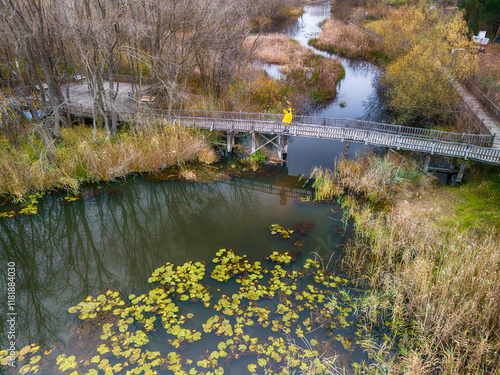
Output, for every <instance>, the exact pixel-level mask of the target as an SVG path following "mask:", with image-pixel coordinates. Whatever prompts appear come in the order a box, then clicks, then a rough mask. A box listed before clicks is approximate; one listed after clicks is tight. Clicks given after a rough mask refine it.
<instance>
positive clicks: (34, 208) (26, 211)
mask: <svg viewBox="0 0 500 375" xmlns="http://www.w3.org/2000/svg"><path fill="white" fill-rule="evenodd" d="M44 195H45V193H35V194H32V195H30V196H28V199H29V203H28V204H25V205H23V206H21V208H20V209H18V210H17V211H16V210H10V211H6V212H0V218H2V217H9V218H13V217H16V216H18V215H36V214H37V213H38V203H39V199H40V198H42V197H43V196H44Z"/></svg>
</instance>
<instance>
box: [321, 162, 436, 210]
mask: <svg viewBox="0 0 500 375" xmlns="http://www.w3.org/2000/svg"><path fill="white" fill-rule="evenodd" d="M311 178H314V179H315V182H314V185H313V186H314V187H315V189H316V197H317V198H318V199H320V200H323V199H331V198H333V197H334V196H340V195H343V194H344V193H350V194H353V195H355V196H358V197H360V196H362V197H363V198H365V199H368V200H370V201H371V202H374V201H380V200H386V201H387V200H390V199H391V198H392V197H393V196H394V195H395V194H396V193H397V192H398V191H400V190H402V189H404V188H405V187H406V186H408V185H409V184H413V185H417V184H421V185H429V184H430V183H431V180H432V177H430V176H426V175H425V174H424V173H422V172H421V171H420V170H419V169H418V168H417V167H416V166H414V165H412V164H409V163H406V162H405V161H404V160H401V159H400V158H399V157H398V156H392V157H378V156H374V155H364V156H361V157H359V158H358V159H356V160H351V159H346V158H342V159H338V160H336V161H335V172H332V171H330V170H323V169H322V168H318V167H316V168H314V170H313V172H312V174H311Z"/></svg>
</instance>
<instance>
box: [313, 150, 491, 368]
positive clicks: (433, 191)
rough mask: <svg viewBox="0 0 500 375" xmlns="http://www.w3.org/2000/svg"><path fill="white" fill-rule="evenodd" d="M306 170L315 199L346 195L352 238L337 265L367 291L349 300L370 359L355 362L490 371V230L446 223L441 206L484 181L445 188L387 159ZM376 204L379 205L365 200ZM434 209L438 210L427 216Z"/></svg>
mask: <svg viewBox="0 0 500 375" xmlns="http://www.w3.org/2000/svg"><path fill="white" fill-rule="evenodd" d="M315 174H316V179H317V186H318V188H320V191H321V192H322V194H323V195H320V196H321V197H322V198H331V197H333V194H343V193H344V192H349V193H350V194H348V195H343V196H342V198H341V199H340V201H341V204H342V206H343V207H344V208H345V209H346V213H348V217H349V218H351V219H352V220H353V221H354V226H355V232H356V235H355V237H354V238H353V239H352V241H351V242H350V243H349V244H348V245H347V246H346V248H345V257H344V259H343V263H342V264H343V267H344V269H345V270H346V271H347V272H348V273H349V274H350V275H351V276H352V277H353V278H354V280H355V281H356V282H357V284H358V285H363V286H365V287H368V288H369V289H368V291H367V292H366V293H365V295H364V297H362V298H361V299H359V300H358V302H357V313H358V314H359V316H360V318H361V319H362V321H363V322H364V328H363V335H362V338H361V341H360V342H361V345H362V346H363V347H364V348H365V350H366V351H367V353H368V355H369V357H370V361H368V362H366V363H365V364H364V365H363V366H362V367H361V368H364V369H365V370H367V371H369V372H370V373H381V372H384V373H385V372H390V373H406V374H433V373H436V372H439V373H445V374H470V373H491V374H497V373H498V371H499V368H500V358H499V356H498V354H497V353H498V350H499V349H500V347H499V342H500V341H499V336H498V335H499V332H500V322H499V321H498V314H499V312H500V300H499V299H498V295H499V293H500V274H499V269H500V260H499V253H498V249H500V236H499V232H498V231H497V230H495V229H494V228H491V230H490V231H487V230H486V232H485V229H482V230H480V231H478V230H476V228H475V227H474V226H469V227H467V226H465V225H461V226H460V227H458V226H452V225H451V226H450V225H449V220H448V218H449V217H450V216H451V217H452V218H453V217H454V216H456V217H460V215H461V212H460V211H458V210H457V211H453V208H450V204H452V202H454V200H455V198H456V197H457V196H459V195H460V194H463V192H469V193H470V194H472V196H474V195H477V196H478V197H480V196H481V195H483V194H484V191H485V190H484V188H483V189H482V192H473V191H472V190H473V189H474V188H473V186H474V185H472V186H471V187H470V188H467V187H466V186H465V187H464V188H465V190H463V189H462V190H458V191H455V192H450V191H449V189H443V188H440V187H437V186H433V185H432V183H431V181H429V180H428V178H427V177H425V176H424V175H423V174H422V173H421V172H419V171H417V170H415V168H414V167H413V166H411V165H409V164H408V163H403V162H400V161H399V160H396V159H393V158H391V159H387V158H378V157H369V158H367V159H361V160H358V161H349V160H343V161H342V162H340V163H337V166H336V171H335V172H331V171H324V170H319V169H318V170H316V172H315ZM493 186H494V185H493ZM489 187H491V186H490V184H488V183H486V186H485V189H486V190H488V189H489ZM352 194H355V195H356V196H357V197H358V198H362V199H354V197H353V195H352ZM442 194H450V196H447V197H445V198H444V199H443V197H442V196H441V195H442ZM366 198H368V199H366ZM380 201H383V202H385V203H386V204H384V205H382V206H380V205H375V204H374V202H380ZM387 203H388V204H387ZM490 203H491V204H492V205H491V206H490V207H489V208H488V209H486V211H491V212H492V213H493V215H495V212H496V213H498V210H499V209H500V201H499V200H498V196H497V195H495V196H494V197H492V200H491V201H490ZM439 210H443V211H446V212H447V214H446V215H444V216H443V215H434V214H431V212H434V213H436V214H437V212H438V211H439ZM450 210H451V212H448V211H450ZM478 215H480V213H478ZM444 223H446V224H447V225H443V224H444Z"/></svg>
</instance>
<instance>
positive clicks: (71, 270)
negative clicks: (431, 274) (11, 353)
mask: <svg viewBox="0 0 500 375" xmlns="http://www.w3.org/2000/svg"><path fill="white" fill-rule="evenodd" d="M301 186H303V181H302V182H300V183H299V182H298V181H297V178H296V177H293V176H288V175H287V173H286V169H284V170H282V171H281V173H280V174H278V175H275V176H274V177H261V178H256V179H252V180H248V179H240V180H233V181H224V182H217V183H212V184H201V183H185V182H178V181H169V182H151V181H148V180H146V179H145V178H143V177H132V178H129V179H127V180H126V181H124V182H122V183H117V184H113V185H106V186H103V187H101V188H99V187H87V188H85V189H84V190H83V196H84V197H86V198H85V199H83V200H79V201H74V202H70V203H67V202H66V201H65V200H64V196H63V195H58V194H52V195H47V196H45V197H44V198H43V199H41V201H40V204H39V206H38V208H39V213H38V214H37V215H32V216H19V217H17V218H14V219H5V218H2V219H0V248H1V253H0V262H1V264H2V265H5V264H7V262H15V263H16V272H17V278H18V281H17V282H18V284H17V288H18V292H17V302H16V304H17V305H16V306H17V312H18V314H19V315H18V322H19V324H18V327H17V329H18V331H17V336H18V338H17V344H18V346H19V347H23V346H24V345H26V344H29V343H33V342H37V343H42V344H45V345H49V346H53V345H55V344H64V343H65V342H66V340H67V339H68V337H69V336H70V335H71V333H72V327H74V326H75V322H76V321H77V319H76V318H75V315H71V314H69V313H68V312H67V310H68V308H69V307H71V306H73V305H75V304H77V303H79V302H80V301H82V300H83V299H84V298H85V297H86V296H88V295H94V296H96V295H97V294H99V293H101V292H102V291H105V290H107V289H112V290H115V291H119V292H120V293H122V294H123V295H125V296H127V295H129V294H130V293H135V294H137V295H138V294H140V293H142V292H145V291H147V290H149V288H150V286H149V284H148V282H147V279H148V277H149V276H150V275H151V273H152V272H153V271H154V270H155V269H156V268H158V267H159V266H161V265H163V264H165V263H166V262H171V263H175V264H182V263H184V262H186V261H188V260H193V261H205V262H207V264H208V266H207V273H208V274H209V273H210V271H211V266H210V265H211V260H212V259H213V258H214V256H215V255H214V254H215V252H216V251H217V250H219V249H221V248H228V249H229V248H231V249H234V250H236V251H237V252H238V253H239V254H242V255H243V254H246V255H247V256H248V258H249V259H255V260H262V259H263V258H264V257H265V256H268V255H269V254H271V253H272V252H273V251H280V252H282V251H290V250H294V249H295V250H297V249H299V250H301V251H302V256H301V257H300V258H299V260H298V262H297V264H296V267H299V268H300V266H301V265H302V264H303V261H304V259H305V258H306V257H307V256H309V255H310V253H312V252H317V253H319V254H321V256H322V257H325V258H328V257H330V256H331V255H332V254H333V256H334V257H337V256H338V254H339V251H340V248H341V246H342V244H343V243H344V241H345V236H344V230H343V227H342V223H341V222H340V219H341V212H340V210H339V209H338V208H336V207H333V206H330V205H322V204H316V203H312V202H306V201H303V200H300V199H297V198H292V197H290V196H289V195H290V191H291V189H292V188H296V189H298V190H296V191H300V189H301ZM271 189H272V190H273V191H272V193H270V191H271ZM266 190H267V191H269V192H265V191H266ZM310 193H311V192H310V191H309V190H304V192H303V194H304V196H307V195H309V194H310ZM287 194H288V196H287ZM301 220H312V221H313V222H314V224H315V225H314V228H313V230H312V231H311V232H310V233H309V234H308V235H306V236H304V237H303V239H304V244H303V246H302V247H300V248H297V247H296V246H294V245H293V243H292V242H287V241H284V240H282V239H280V238H277V237H275V236H272V235H271V234H270V230H269V228H268V227H269V225H271V224H273V223H279V224H282V225H283V226H285V227H290V226H291V225H293V224H294V223H295V222H297V221H301ZM3 271H4V268H2V293H3V291H4V290H5V277H4V276H5V273H4V272H3ZM2 295H3V296H5V294H2ZM2 300H5V298H4V297H3V298H2ZM4 308H5V304H4V305H2V317H3V316H5V314H6V312H5V309H4ZM2 333H3V334H2V337H1V339H2V340H1V341H2V346H4V344H5V343H6V342H7V340H6V337H5V330H4V331H2Z"/></svg>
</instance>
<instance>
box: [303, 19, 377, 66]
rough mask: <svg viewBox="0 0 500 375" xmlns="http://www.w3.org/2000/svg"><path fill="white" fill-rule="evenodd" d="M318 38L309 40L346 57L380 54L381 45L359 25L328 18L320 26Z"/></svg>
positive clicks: (325, 49)
mask: <svg viewBox="0 0 500 375" xmlns="http://www.w3.org/2000/svg"><path fill="white" fill-rule="evenodd" d="M321 30H322V32H321V34H320V36H319V38H317V39H314V40H311V42H310V44H311V45H313V46H314V47H316V48H318V49H320V50H324V51H328V52H332V53H337V54H340V55H344V56H348V57H364V58H373V57H374V56H375V55H377V54H378V55H380V54H381V53H382V51H383V45H382V43H381V42H380V41H377V40H375V39H374V38H373V37H372V36H370V35H368V34H367V33H366V32H364V31H362V30H361V29H360V28H359V27H357V26H354V25H352V24H347V23H345V22H344V21H341V20H338V19H333V18H330V19H328V20H326V21H325V22H324V23H323V25H322V26H321Z"/></svg>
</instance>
